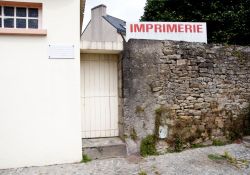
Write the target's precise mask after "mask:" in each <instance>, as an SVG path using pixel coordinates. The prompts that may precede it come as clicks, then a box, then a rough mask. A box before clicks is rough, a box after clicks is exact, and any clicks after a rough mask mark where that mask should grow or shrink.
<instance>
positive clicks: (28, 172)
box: [0, 144, 250, 175]
mask: <svg viewBox="0 0 250 175" xmlns="http://www.w3.org/2000/svg"><path fill="white" fill-rule="evenodd" d="M225 151H227V152H228V153H229V154H230V155H232V156H233V157H235V158H236V159H242V160H248V161H249V162H250V149H249V148H246V147H245V146H244V145H242V144H231V145H226V146H220V147H215V146H211V147H206V148H196V149H191V150H186V151H183V152H181V153H169V154H165V155H160V156H151V157H148V158H144V159H140V158H138V157H128V158H113V159H105V160H95V161H91V162H89V163H77V164H63V165H53V166H44V167H29V168H17V169H7V170H0V175H138V173H139V172H142V171H143V172H146V173H147V175H172V174H174V175H179V174H180V175H183V174H184V175H189V174H190V175H200V174H202V175H217V174H218V175H224V174H225V175H237V174H240V175H250V167H249V166H244V167H240V168H238V167H236V166H234V165H233V164H230V163H229V162H227V161H222V162H217V161H214V160H210V159H209V158H208V155H209V154H220V155H223V154H224V153H225ZM133 160H134V161H133Z"/></svg>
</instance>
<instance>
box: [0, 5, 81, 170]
mask: <svg viewBox="0 0 250 175" xmlns="http://www.w3.org/2000/svg"><path fill="white" fill-rule="evenodd" d="M83 7H84V1H82V0H81V1H80V0H15V1H11V0H9V1H5V0H1V1H0V53H1V57H0V81H1V88H0V89H1V91H0V139H1V143H0V169H3V168H13V167H24V166H40V165H49V164H59V163H72V162H79V161H80V160H81V159H82V143H81V112H80V111H81V109H80V98H79V97H80V31H81V29H80V28H81V27H80V23H82V22H81V20H80V19H82V18H83V16H82V13H80V11H81V12H82V11H83Z"/></svg>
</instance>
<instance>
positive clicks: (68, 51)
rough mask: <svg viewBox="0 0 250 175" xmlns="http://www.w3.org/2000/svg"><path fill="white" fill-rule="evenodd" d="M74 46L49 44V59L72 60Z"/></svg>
mask: <svg viewBox="0 0 250 175" xmlns="http://www.w3.org/2000/svg"><path fill="white" fill-rule="evenodd" d="M74 50H75V49H74V45H73V44H72V45H70V44H64V45H63V44H50V45H49V58H50V59H73V58H75V54H74Z"/></svg>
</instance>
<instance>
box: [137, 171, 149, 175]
mask: <svg viewBox="0 0 250 175" xmlns="http://www.w3.org/2000/svg"><path fill="white" fill-rule="evenodd" d="M138 175H147V173H146V172H145V171H141V172H139V174H138Z"/></svg>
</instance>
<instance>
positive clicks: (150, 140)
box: [140, 135, 157, 157]
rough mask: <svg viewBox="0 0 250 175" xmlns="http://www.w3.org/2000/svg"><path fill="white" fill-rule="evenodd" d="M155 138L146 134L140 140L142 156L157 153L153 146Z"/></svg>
mask: <svg viewBox="0 0 250 175" xmlns="http://www.w3.org/2000/svg"><path fill="white" fill-rule="evenodd" d="M155 144H156V138H155V136H154V135H148V136H147V137H145V138H144V139H143V140H142V141H141V146H140V153H141V155H142V156H143V157H145V156H149V155H157V150H156V147H155Z"/></svg>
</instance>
